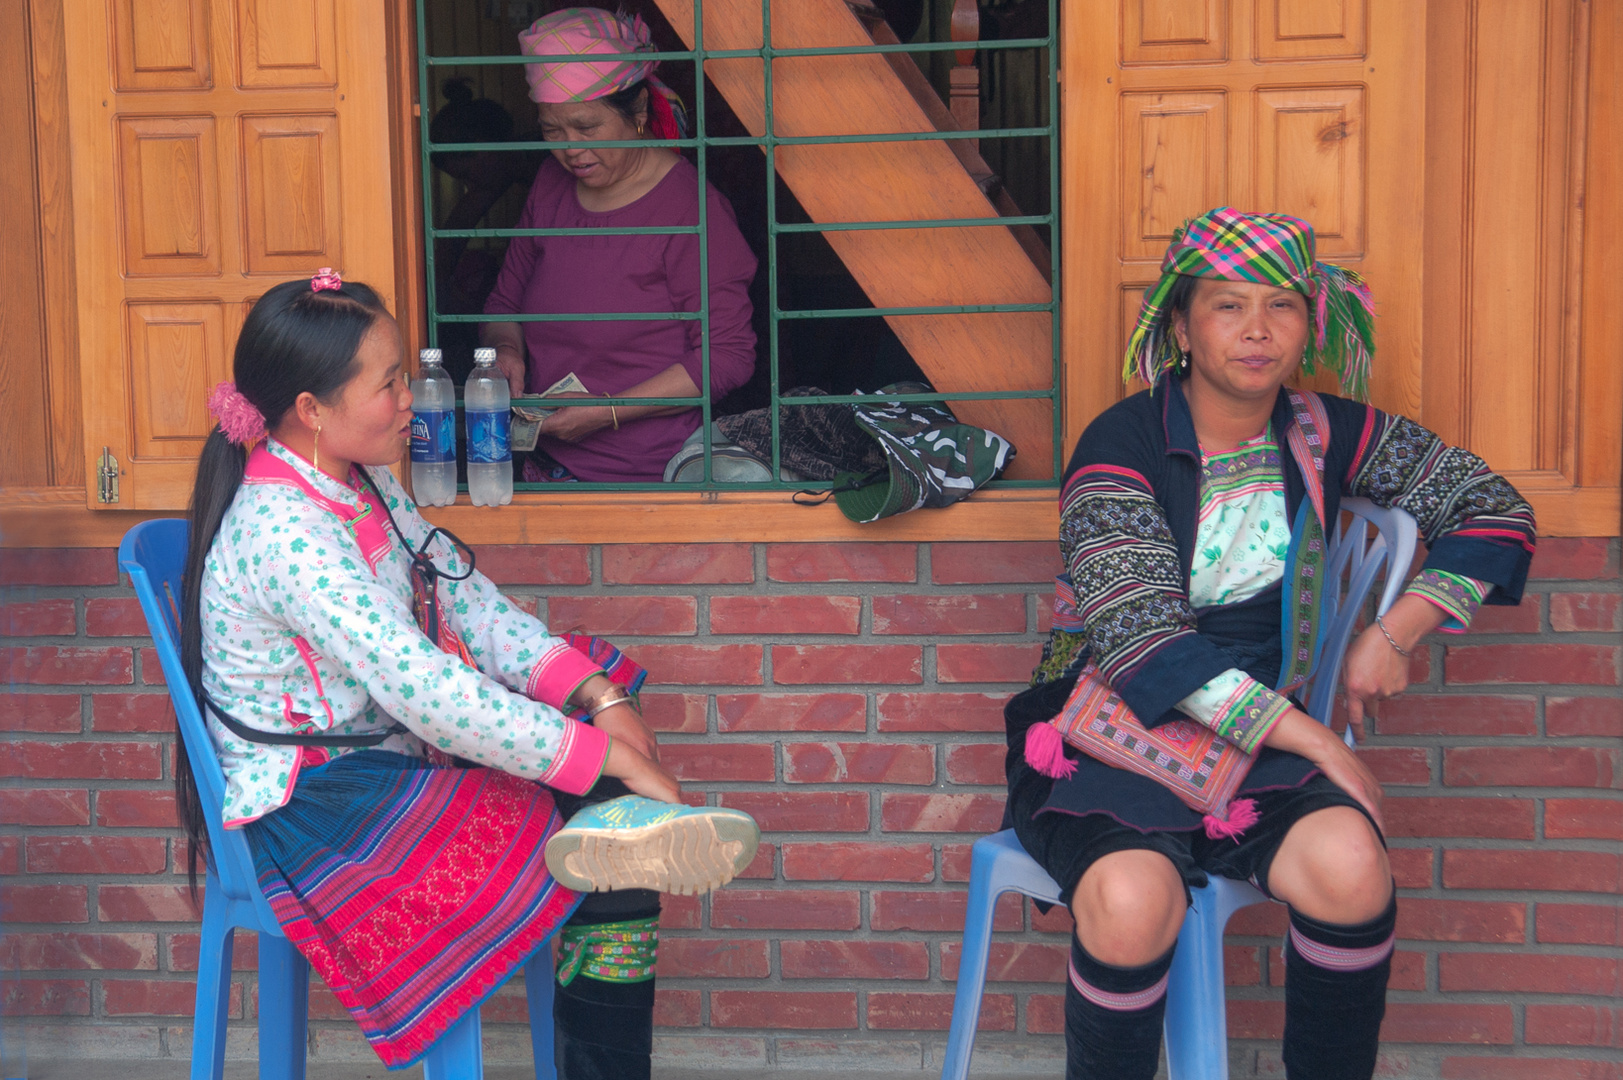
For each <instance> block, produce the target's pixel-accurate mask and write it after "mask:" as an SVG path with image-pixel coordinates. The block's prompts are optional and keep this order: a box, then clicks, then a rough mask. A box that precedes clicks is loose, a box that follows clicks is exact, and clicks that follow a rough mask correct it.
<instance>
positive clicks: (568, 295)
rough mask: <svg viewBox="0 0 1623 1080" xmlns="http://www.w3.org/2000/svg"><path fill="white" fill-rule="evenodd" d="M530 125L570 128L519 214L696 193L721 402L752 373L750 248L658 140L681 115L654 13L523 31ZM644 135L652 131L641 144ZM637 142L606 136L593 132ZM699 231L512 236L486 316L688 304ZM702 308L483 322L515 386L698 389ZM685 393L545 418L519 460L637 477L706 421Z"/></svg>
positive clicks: (683, 200) (615, 391)
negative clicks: (653, 28) (533, 117)
mask: <svg viewBox="0 0 1623 1080" xmlns="http://www.w3.org/2000/svg"><path fill="white" fill-rule="evenodd" d="M519 43H520V45H521V47H522V48H523V51H524V53H525V54H526V55H528V56H533V57H536V60H535V62H534V63H530V64H526V65H525V69H524V70H525V75H526V77H527V78H528V79H529V83H530V97H531V99H532V100H534V101H535V102H536V103H537V104H538V106H539V108H540V120H541V135H542V137H543V138H545V139H546V140H548V141H549V142H568V143H571V144H573V145H570V146H568V147H559V148H558V149H556V150H554V151H553V152H552V154H551V157H550V158H549V159H548V160H546V161H544V162H543V163H542V165H541V168H540V170H539V171H538V172H537V173H536V176H535V183H534V185H533V186H532V187H531V189H530V195H529V198H528V200H527V201H526V202H525V205H524V211H523V213H522V215H521V216H520V217H519V220H518V223H517V224H518V227H519V228H521V229H555V228H562V229H577V230H599V229H604V230H607V229H620V228H649V227H656V228H657V227H666V226H689V227H691V226H695V225H698V224H699V201H700V199H703V200H705V210H706V213H705V222H706V225H705V227H706V234H707V237H708V253H709V264H708V271H709V297H708V299H709V305H708V306H709V309H710V316H709V322H708V329H709V342H710V368H709V377H710V381H709V390H710V394H711V397H712V400H717V401H719V400H720V399H721V398H723V397H725V396H726V395H727V394H728V393H729V392H731V391H732V390H735V389H737V388H738V387H740V386H742V385H743V384H744V383H746V382H748V381H749V378H750V376H751V375H752V374H753V373H754V371H755V331H754V329H753V328H752V325H751V316H752V314H753V310H754V309H753V307H752V305H751V303H750V298H749V289H750V283H751V281H752V280H753V279H754V277H755V268H756V258H755V254H754V252H752V251H751V250H750V247H749V244H748V243H747V242H746V241H745V240H744V237H743V234H742V233H741V232H740V231H739V229H738V223H737V220H736V218H735V217H734V215H733V209H732V206H731V205H730V204H729V203H728V202H727V199H726V198H725V196H723V195H722V194H721V193H720V192H719V191H717V190H716V189H715V188H713V187H711V186H710V185H709V184H708V183H706V182H704V181H703V180H702V179H701V177H700V176H699V172H698V169H697V168H695V167H694V164H693V163H692V162H691V161H689V160H687V159H686V158H684V157H682V156H681V155H680V154H679V153H677V151H676V150H675V149H674V148H673V147H670V146H661V145H657V142H658V140H671V139H680V138H683V137H684V134H685V130H686V113H685V111H684V110H683V109H682V103H681V101H680V100H678V99H677V97H676V95H675V94H673V93H672V92H671V90H670V88H669V87H667V86H666V85H665V84H664V83H662V82H660V81H659V80H658V79H657V78H655V77H654V74H653V73H654V69H655V68H657V67H658V66H659V64H658V61H655V60H648V59H646V58H645V57H644V54H645V53H647V52H649V51H651V50H652V49H653V48H654V44H653V41H652V39H651V38H650V36H649V32H648V27H647V25H646V24H645V23H644V22H643V21H642V20H641V19H640V18H636V17H634V16H627V15H624V14H614V13H612V12H608V11H604V10H602V9H601V8H567V9H565V10H563V11H557V12H554V13H552V14H551V15H548V16H546V17H544V18H541V19H538V20H536V22H535V23H534V25H532V26H531V27H530V28H529V29H528V30H526V31H525V32H524V33H522V34H520V35H519ZM643 140H649V141H647V142H644V141H643ZM609 142H618V143H630V144H631V145H621V146H602V145H598V144H600V143H609ZM699 247H700V244H699V237H698V235H697V233H696V232H695V233H687V234H677V235H653V234H643V235H635V236H632V235H619V236H594V235H591V234H590V233H586V232H583V233H582V234H579V235H574V236H525V237H517V238H515V239H514V240H513V241H512V242H511V243H510V244H509V245H508V248H507V254H506V257H505V259H504V261H503V263H502V270H501V274H500V276H499V277H498V278H497V280H496V286H495V288H494V289H493V290H492V291H491V293H490V295H489V297H488V299H487V300H486V302H485V308H484V310H485V313H486V314H487V315H534V314H543V315H571V314H581V313H591V312H637V313H644V312H647V313H676V312H696V311H699V310H700V309H701V307H703V306H704V305H703V304H702V303H701V301H702V300H703V299H705V297H704V295H703V292H702V289H701V284H700V283H701V281H702V279H703V275H702V274H701V272H700V265H699V261H700V260H699ZM704 331H705V327H704V326H703V325H702V324H701V323H700V322H699V321H697V320H675V319H643V320H635V321H633V320H626V321H595V322H577V321H573V320H564V321H558V322H526V323H519V322H492V323H485V324H482V327H481V331H480V337H481V340H482V341H483V343H484V344H486V345H489V346H491V347H493V348H495V350H496V363H497V366H498V367H499V368H501V370H502V373H503V374H504V375H506V376H507V380H508V385H509V387H510V388H511V389H512V391H513V393H514V394H515V395H517V394H523V393H525V392H526V391H528V392H530V393H535V394H540V393H545V392H546V391H547V389H548V388H549V387H551V386H553V385H555V384H557V383H559V382H562V381H566V380H568V379H569V378H570V377H571V376H573V377H574V381H575V382H577V383H579V384H582V385H584V386H585V388H586V392H582V391H579V390H576V391H574V392H573V393H563V394H558V395H555V396H557V397H561V398H570V397H574V398H578V399H585V398H589V397H592V396H603V395H608V396H613V397H619V398H627V397H631V398H697V397H699V396H700V389H699V388H700V387H702V386H704V385H705V368H704V359H703V358H704ZM699 416H700V414H699V409H698V408H697V407H696V406H690V405H632V404H614V405H602V404H598V405H576V406H572V407H568V408H560V409H558V410H556V411H554V412H553V413H551V414H550V415H549V416H547V417H546V419H545V420H543V421H542V422H541V429H540V434H539V438H538V441H537V445H536V448H535V450H534V451H531V452H530V453H529V454H528V456H527V457H526V460H525V461H524V464H523V469H524V473H523V476H524V479H525V480H529V481H549V480H563V481H567V480H587V481H607V482H615V483H619V482H646V481H658V480H660V479H662V478H663V476H664V473H665V464H666V462H668V461H670V459H671V458H672V457H674V456H675V455H676V454H677V452H678V451H680V450H681V449H682V444H683V443H684V442H685V441H686V440H687V438H688V436H690V435H692V434H693V432H694V431H696V430H697V429H698V427H699Z"/></svg>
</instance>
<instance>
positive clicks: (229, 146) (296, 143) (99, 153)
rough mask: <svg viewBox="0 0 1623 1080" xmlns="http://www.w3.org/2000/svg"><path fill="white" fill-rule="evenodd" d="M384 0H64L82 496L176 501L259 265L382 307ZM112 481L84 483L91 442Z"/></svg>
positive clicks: (265, 282) (271, 278)
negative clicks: (343, 283)
mask: <svg viewBox="0 0 1623 1080" xmlns="http://www.w3.org/2000/svg"><path fill="white" fill-rule="evenodd" d="M384 15H385V13H384V4H383V2H382V0H304V2H303V3H298V4H288V3H282V2H279V0H67V3H66V19H65V23H66V30H67V41H68V50H67V53H68V86H69V102H68V109H69V127H70V132H71V135H72V144H73V151H74V156H73V198H74V212H75V224H76V227H77V236H78V255H77V265H78V311H79V329H80V347H81V356H82V363H81V371H82V372H83V380H82V382H83V392H84V427H85V447H84V450H85V460H86V464H87V467H86V470H85V471H86V474H87V476H88V477H89V482H88V483H87V485H86V487H87V492H88V495H87V498H88V502H89V504H90V505H91V506H92V507H96V506H117V507H119V508H123V509H180V508H183V507H184V506H185V505H186V503H187V500H188V499H189V498H190V494H191V485H192V476H193V471H194V469H195V467H196V462H197V455H198V453H199V452H200V451H201V449H202V445H203V440H204V438H205V437H206V436H207V434H208V432H209V430H210V428H212V426H213V422H212V420H211V418H210V417H209V415H208V411H207V409H206V407H205V405H204V401H205V399H206V398H207V396H208V392H209V390H210V388H212V386H213V385H214V384H215V383H216V382H219V381H220V380H222V379H229V378H230V377H231V351H232V349H233V347H234V346H235V342H236V333H237V330H238V328H239V327H240V326H241V325H242V320H243V318H244V316H245V314H246V312H247V309H248V307H249V306H250V305H251V303H252V301H253V300H254V298H255V297H257V296H259V295H260V294H261V293H263V292H264V291H265V289H267V288H268V287H270V286H271V285H274V284H276V283H277V282H279V281H283V280H286V279H288V278H292V277H307V276H309V275H310V274H311V273H313V272H314V271H315V270H316V269H317V268H318V267H321V266H332V267H334V268H335V269H337V270H339V272H340V273H342V274H343V275H344V276H345V277H347V278H351V279H358V280H364V281H366V282H367V283H369V284H371V285H372V286H373V287H375V288H376V289H377V290H378V292H379V293H380V294H381V295H382V296H383V297H384V299H385V301H386V302H388V303H389V304H390V307H391V308H392V307H393V292H394V280H393V279H394V251H393V239H392V237H393V215H392V206H391V199H390V168H391V159H390V147H389V134H388V102H387V82H388V72H387V69H386V61H385V40H386V39H385V21H384ZM104 447H105V448H106V449H107V451H108V452H109V453H110V454H111V455H112V457H113V458H115V459H116V461H117V463H118V466H119V471H120V475H119V485H118V500H117V502H116V503H104V502H100V501H99V500H98V491H97V488H98V485H97V483H96V479H95V478H96V463H97V461H98V459H100V458H101V457H102V453H103V448H104Z"/></svg>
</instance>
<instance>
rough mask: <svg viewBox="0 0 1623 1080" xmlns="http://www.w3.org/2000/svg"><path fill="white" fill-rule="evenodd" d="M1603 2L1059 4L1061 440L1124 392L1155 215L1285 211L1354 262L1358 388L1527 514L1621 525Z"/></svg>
mask: <svg viewBox="0 0 1623 1080" xmlns="http://www.w3.org/2000/svg"><path fill="white" fill-rule="evenodd" d="M1617 10H1618V8H1617V5H1615V4H1600V5H1597V4H1588V3H1583V2H1581V0H1540V2H1534V0H1526V2H1519V0H1518V2H1515V3H1494V2H1489V0H1428V2H1427V3H1424V4H1420V3H1412V2H1409V0H1341V2H1338V3H1327V2H1324V0H1120V3H1098V4H1093V3H1082V2H1076V0H1073V2H1070V3H1067V4H1066V6H1065V8H1064V12H1065V19H1066V22H1065V24H1064V37H1065V51H1064V54H1063V56H1064V68H1063V74H1064V84H1063V95H1064V97H1063V101H1064V117H1065V157H1064V161H1065V165H1066V188H1065V194H1064V199H1065V201H1064V205H1063V211H1064V215H1065V224H1064V230H1065V232H1064V235H1065V249H1064V250H1065V262H1066V277H1065V282H1064V302H1065V358H1066V421H1067V436H1066V437H1067V443H1068V444H1069V443H1070V442H1072V441H1074V440H1075V439H1076V437H1077V435H1078V434H1080V432H1081V429H1082V427H1083V426H1084V425H1086V423H1087V422H1088V420H1090V419H1091V418H1092V417H1094V416H1095V415H1097V414H1098V413H1099V411H1100V410H1101V409H1103V408H1105V407H1107V406H1108V405H1109V404H1111V403H1112V402H1113V401H1116V400H1118V399H1119V398H1120V397H1121V396H1122V395H1123V394H1124V393H1125V392H1126V390H1125V388H1123V386H1122V384H1121V380H1120V376H1119V372H1120V369H1121V354H1122V351H1123V348H1124V347H1125V344H1126V340H1127V337H1128V334H1129V333H1130V331H1131V329H1132V326H1133V322H1134V319H1135V318H1136V316H1137V312H1138V306H1139V300H1140V296H1141V293H1142V291H1143V289H1144V287H1145V286H1146V285H1148V284H1149V283H1151V282H1153V281H1154V280H1155V279H1156V278H1157V277H1158V276H1159V267H1158V260H1159V258H1160V256H1161V254H1162V252H1163V251H1164V250H1165V247H1166V243H1167V240H1168V238H1169V237H1170V234H1171V232H1172V230H1173V229H1174V228H1175V227H1176V226H1177V225H1178V224H1179V223H1181V222H1182V221H1183V220H1184V219H1185V218H1186V217H1189V216H1191V215H1194V214H1198V213H1200V212H1202V211H1204V210H1206V209H1208V208H1210V207H1213V206H1217V205H1221V204H1225V203H1226V204H1228V205H1231V206H1237V207H1239V208H1241V209H1245V210H1270V211H1284V212H1286V213H1291V214H1297V215H1300V216H1302V217H1304V218H1306V219H1308V220H1309V221H1311V222H1313V223H1314V225H1315V226H1316V227H1317V231H1318V239H1319V254H1320V257H1321V258H1324V259H1326V260H1328V261H1331V262H1336V263H1340V264H1342V265H1345V266H1348V267H1351V268H1353V269H1356V270H1358V271H1359V272H1361V273H1362V274H1364V275H1365V277H1366V278H1368V279H1369V282H1370V284H1371V287H1372V288H1373V290H1374V293H1375V299H1376V303H1377V305H1378V315H1379V318H1378V319H1377V321H1376V331H1377V337H1378V344H1379V355H1378V356H1377V358H1376V362H1375V373H1374V379H1373V381H1372V386H1371V397H1372V400H1373V401H1374V402H1375V404H1377V405H1379V406H1381V407H1382V408H1384V409H1389V410H1392V411H1395V412H1402V413H1404V414H1406V415H1408V416H1412V417H1414V418H1416V419H1418V420H1420V421H1421V422H1422V423H1424V424H1426V425H1427V426H1429V427H1431V428H1433V429H1434V430H1436V431H1437V432H1438V433H1439V434H1440V435H1442V436H1443V437H1444V438H1445V439H1447V440H1449V441H1450V442H1453V443H1456V444H1458V445H1462V446H1465V447H1467V448H1469V449H1471V450H1473V451H1475V452H1476V453H1478V454H1481V455H1482V456H1483V457H1484V458H1486V459H1487V461H1488V463H1489V464H1490V465H1492V466H1493V467H1494V468H1495V469H1497V470H1499V471H1501V472H1503V473H1504V474H1505V475H1506V476H1507V477H1508V478H1509V479H1510V480H1511V481H1512V482H1513V483H1515V484H1516V485H1517V487H1518V488H1520V489H1521V490H1522V491H1523V493H1525V494H1526V495H1527V496H1528V498H1529V499H1530V501H1532V503H1533V505H1534V508H1535V509H1536V510H1537V511H1538V517H1539V529H1540V532H1542V533H1545V534H1554V535H1569V536H1570V535H1578V536H1610V535H1616V533H1617V530H1618V519H1619V512H1620V499H1619V489H1618V484H1619V478H1620V459H1623V454H1620V452H1619V444H1620V434H1619V433H1620V431H1623V427H1620V425H1619V423H1618V415H1619V410H1620V408H1623V360H1620V356H1623V346H1620V345H1619V344H1618V343H1619V341H1620V340H1623V333H1620V332H1619V329H1618V328H1619V326H1620V324H1623V317H1620V316H1619V315H1618V314H1617V313H1618V311H1619V305H1618V303H1617V301H1616V285H1617V274H1616V272H1615V266H1616V264H1617V262H1618V259H1617V256H1616V251H1617V248H1618V245H1617V242H1616V238H1617V235H1618V223H1619V220H1620V218H1619V215H1620V211H1619V209H1618V208H1619V205H1620V200H1619V198H1618V195H1617V189H1618V185H1617V179H1618V177H1619V176H1620V175H1623V152H1620V151H1619V149H1618V148H1619V142H1618V140H1617V138H1616V134H1615V130H1616V126H1617V120H1618V116H1619V115H1620V113H1623V93H1620V92H1619V90H1618V85H1619V80H1618V76H1617V72H1618V65H1619V63H1620V48H1623V47H1620V44H1619V42H1620V41H1623V35H1620V33H1619V27H1620V16H1619V15H1618V14H1617ZM1311 385H1314V386H1315V387H1317V388H1319V389H1332V390H1333V389H1334V388H1335V382H1334V378H1333V377H1330V378H1325V377H1320V378H1318V379H1315V380H1312V382H1311Z"/></svg>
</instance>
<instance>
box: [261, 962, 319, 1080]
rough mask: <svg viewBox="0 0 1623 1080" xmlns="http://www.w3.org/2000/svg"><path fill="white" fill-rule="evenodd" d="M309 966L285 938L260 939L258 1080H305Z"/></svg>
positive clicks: (308, 1028) (308, 1017)
mask: <svg viewBox="0 0 1623 1080" xmlns="http://www.w3.org/2000/svg"><path fill="white" fill-rule="evenodd" d="M309 1030H310V963H309V961H307V960H305V958H304V957H303V956H302V955H300V953H299V950H298V949H296V948H294V947H293V943H292V942H290V941H288V940H287V938H285V937H279V936H277V935H274V934H268V933H265V932H263V931H261V932H260V935H259V1080H304V1059H305V1049H306V1043H307V1041H308V1036H309Z"/></svg>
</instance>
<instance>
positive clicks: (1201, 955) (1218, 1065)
mask: <svg viewBox="0 0 1623 1080" xmlns="http://www.w3.org/2000/svg"><path fill="white" fill-rule="evenodd" d="M1265 899H1267V898H1266V897H1265V896H1263V894H1262V893H1260V892H1258V891H1257V890H1256V889H1255V888H1253V887H1252V886H1250V885H1248V884H1246V883H1244V882H1240V881H1230V880H1227V879H1225V878H1216V879H1213V881H1212V882H1211V884H1209V885H1207V886H1206V887H1205V888H1202V889H1196V890H1194V903H1193V904H1191V905H1190V908H1189V913H1188V914H1187V915H1185V916H1184V920H1183V929H1182V930H1180V931H1179V932H1178V951H1177V952H1176V953H1175V954H1174V955H1173V957H1172V972H1171V977H1170V978H1169V979H1168V980H1167V1018H1166V1027H1165V1033H1166V1048H1167V1075H1168V1077H1169V1080H1228V1075H1229V1053H1228V1006H1227V1001H1226V1000H1225V999H1226V995H1225V992H1224V988H1223V932H1224V930H1225V929H1226V928H1227V927H1228V922H1229V918H1230V916H1232V915H1233V914H1234V913H1235V912H1236V911H1238V910H1240V909H1241V908H1243V907H1250V906H1251V905H1252V904H1256V903H1260V902H1262V901H1263V900H1265Z"/></svg>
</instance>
